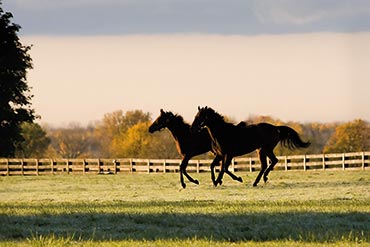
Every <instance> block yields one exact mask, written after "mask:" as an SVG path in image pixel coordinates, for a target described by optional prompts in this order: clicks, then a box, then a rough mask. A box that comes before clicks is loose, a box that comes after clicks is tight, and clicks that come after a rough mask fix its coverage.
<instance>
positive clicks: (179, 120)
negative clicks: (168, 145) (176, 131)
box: [167, 112, 190, 129]
mask: <svg viewBox="0 0 370 247" xmlns="http://www.w3.org/2000/svg"><path fill="white" fill-rule="evenodd" d="M167 113H171V114H172V115H173V119H174V121H175V122H176V123H178V124H183V125H186V127H187V128H189V129H190V124H188V123H186V122H185V120H184V118H183V117H182V116H181V115H179V114H173V113H172V112H167Z"/></svg>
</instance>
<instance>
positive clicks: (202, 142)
mask: <svg viewBox="0 0 370 247" xmlns="http://www.w3.org/2000/svg"><path fill="white" fill-rule="evenodd" d="M160 112H161V113H160V115H159V116H158V118H157V119H156V120H155V121H154V122H153V123H152V125H150V127H149V132H150V133H153V132H155V131H159V130H161V129H163V128H168V129H169V131H170V132H171V134H172V136H173V138H174V139H175V142H176V147H177V151H178V152H179V154H180V155H181V157H182V161H181V164H180V182H181V185H182V187H183V188H185V187H186V184H185V182H184V178H183V175H185V176H186V177H187V178H188V180H189V181H190V182H193V183H195V184H199V181H198V180H195V179H193V178H192V177H191V176H190V175H189V174H188V173H187V172H186V167H187V165H188V162H189V160H190V159H191V158H192V157H194V156H196V155H199V154H203V153H206V152H208V151H212V139H211V137H210V136H209V134H208V131H207V130H205V129H204V130H201V131H199V132H191V131H190V125H189V124H187V123H185V122H184V119H183V118H182V117H181V116H179V115H175V114H173V113H172V112H165V111H163V110H162V109H161V111H160ZM221 160H222V157H221V156H218V155H216V157H215V158H214V160H213V162H212V164H211V178H212V181H213V183H214V184H216V178H215V173H214V167H215V166H216V164H219V163H220V161H221Z"/></svg>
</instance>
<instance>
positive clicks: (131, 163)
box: [130, 159, 134, 173]
mask: <svg viewBox="0 0 370 247" xmlns="http://www.w3.org/2000/svg"><path fill="white" fill-rule="evenodd" d="M133 167H134V164H133V160H132V159H130V173H132V172H133V171H134V168H133Z"/></svg>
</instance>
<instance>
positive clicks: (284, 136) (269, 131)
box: [191, 107, 310, 186]
mask: <svg viewBox="0 0 370 247" xmlns="http://www.w3.org/2000/svg"><path fill="white" fill-rule="evenodd" d="M203 127H206V128H207V129H208V132H209V134H210V136H211V137H212V140H213V143H214V145H215V146H214V150H215V151H216V154H217V155H219V156H222V157H223V160H222V168H221V171H220V173H219V175H218V177H217V180H216V184H217V183H219V184H221V183H222V177H223V173H225V172H227V170H228V167H229V165H230V163H231V160H232V159H233V158H234V157H236V156H240V155H243V154H247V153H250V152H252V151H254V150H257V153H258V156H259V160H260V162H261V170H260V172H259V173H258V176H257V178H256V180H255V181H254V183H253V186H257V184H258V183H259V181H260V179H261V177H262V175H263V179H264V181H265V182H267V180H268V177H267V176H268V174H269V172H270V171H271V170H272V169H273V168H274V166H275V165H276V163H277V162H278V159H277V158H276V156H275V154H274V152H273V150H274V148H275V146H276V145H277V144H278V143H279V142H280V143H281V144H282V145H284V146H287V147H289V148H291V149H294V148H305V147H308V146H309V145H310V143H309V142H303V141H302V140H301V138H300V137H299V135H298V133H297V132H296V131H295V130H293V129H292V128H290V127H288V126H275V125H271V124H268V123H259V124H255V125H241V124H238V125H234V124H232V123H228V122H225V120H224V118H223V116H221V115H220V114H219V113H217V112H216V111H214V110H213V109H212V108H209V107H204V108H200V107H198V113H197V115H196V116H195V119H194V121H193V124H192V126H191V128H192V130H193V131H194V132H196V131H199V130H201V129H202V128H203ZM266 157H268V158H269V159H270V161H271V163H270V165H269V166H268V165H267V159H266Z"/></svg>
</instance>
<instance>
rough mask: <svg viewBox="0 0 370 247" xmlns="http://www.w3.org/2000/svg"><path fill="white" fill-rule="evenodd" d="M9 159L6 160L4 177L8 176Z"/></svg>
mask: <svg viewBox="0 0 370 247" xmlns="http://www.w3.org/2000/svg"><path fill="white" fill-rule="evenodd" d="M9 170H10V169H9V159H6V175H7V176H9Z"/></svg>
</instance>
